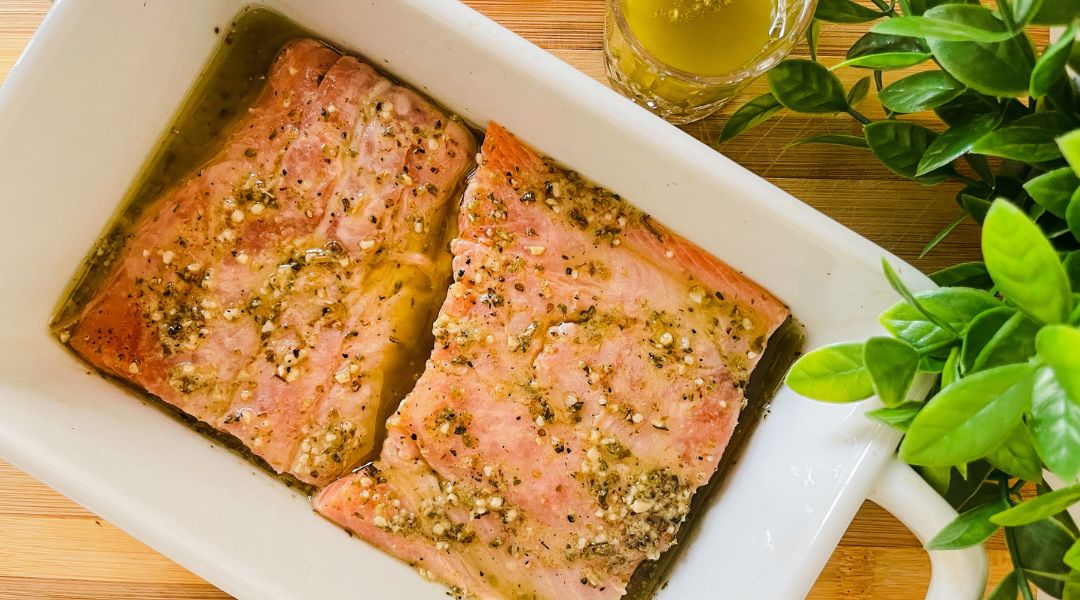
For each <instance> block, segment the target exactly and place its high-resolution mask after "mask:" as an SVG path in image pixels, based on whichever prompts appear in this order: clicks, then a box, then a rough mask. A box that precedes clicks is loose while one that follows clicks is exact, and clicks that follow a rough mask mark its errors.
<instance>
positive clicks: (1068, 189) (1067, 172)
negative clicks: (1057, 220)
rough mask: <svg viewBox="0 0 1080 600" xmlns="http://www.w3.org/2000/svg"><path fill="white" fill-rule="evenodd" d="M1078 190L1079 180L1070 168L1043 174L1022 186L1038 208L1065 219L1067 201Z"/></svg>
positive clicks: (1079, 186)
mask: <svg viewBox="0 0 1080 600" xmlns="http://www.w3.org/2000/svg"><path fill="white" fill-rule="evenodd" d="M1078 188H1080V179H1078V178H1077V177H1076V174H1075V173H1073V170H1072V169H1071V168H1070V167H1061V168H1060V169H1054V170H1053V171H1049V172H1047V173H1043V174H1042V175H1039V176H1038V177H1035V178H1033V179H1030V180H1028V182H1027V183H1025V184H1024V191H1026V192H1027V193H1028V195H1029V196H1031V198H1032V199H1033V200H1035V202H1038V203H1039V206H1041V207H1043V208H1045V209H1046V210H1048V211H1050V212H1051V213H1053V214H1055V215H1057V216H1059V217H1062V218H1064V217H1065V209H1066V208H1068V206H1069V199H1070V198H1072V195H1073V194H1074V193H1076V190H1077V189H1078Z"/></svg>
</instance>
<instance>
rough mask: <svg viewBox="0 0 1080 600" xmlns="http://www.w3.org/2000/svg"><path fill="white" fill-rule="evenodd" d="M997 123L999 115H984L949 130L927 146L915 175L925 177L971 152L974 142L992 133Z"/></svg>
mask: <svg viewBox="0 0 1080 600" xmlns="http://www.w3.org/2000/svg"><path fill="white" fill-rule="evenodd" d="M999 123H1001V114H1000V113H986V114H982V115H976V116H975V117H973V118H972V119H971V120H969V121H967V122H966V123H964V124H962V125H956V126H954V127H952V128H950V129H949V130H948V131H946V132H945V133H943V134H941V135H939V136H938V137H937V138H935V139H934V141H933V142H931V143H930V145H929V146H927V148H926V152H924V153H923V155H922V158H921V159H919V165H918V168H917V169H916V171H915V174H916V175H917V176H919V175H925V174H927V173H929V172H930V171H933V170H935V169H939V168H941V167H944V166H945V165H947V164H949V163H951V162H952V161H954V160H956V159H957V158H959V157H960V156H961V155H963V154H964V153H965V152H967V151H968V150H971V147H972V146H974V145H975V142H977V141H979V140H980V139H982V138H983V137H984V136H986V135H987V134H989V133H990V132H992V131H993V130H994V128H995V127H997V126H998V124H999Z"/></svg>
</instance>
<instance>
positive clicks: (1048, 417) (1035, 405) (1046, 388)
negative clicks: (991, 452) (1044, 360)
mask: <svg viewBox="0 0 1080 600" xmlns="http://www.w3.org/2000/svg"><path fill="white" fill-rule="evenodd" d="M1029 424H1030V426H1031V433H1032V437H1034V438H1035V448H1036V449H1037V450H1038V451H1039V456H1040V457H1042V460H1043V462H1044V463H1046V467H1047V468H1048V469H1050V471H1052V472H1053V473H1054V474H1055V475H1057V476H1058V477H1061V478H1062V479H1064V480H1065V481H1072V480H1074V479H1076V476H1077V474H1080V402H1075V401H1073V400H1072V399H1070V398H1069V396H1068V394H1066V393H1065V389H1064V388H1063V387H1062V386H1061V383H1060V382H1059V381H1058V379H1057V375H1056V374H1055V373H1054V370H1053V369H1052V368H1050V367H1041V368H1040V369H1039V370H1038V372H1036V374H1035V383H1034V386H1033V389H1032V392H1031V416H1030V418H1029Z"/></svg>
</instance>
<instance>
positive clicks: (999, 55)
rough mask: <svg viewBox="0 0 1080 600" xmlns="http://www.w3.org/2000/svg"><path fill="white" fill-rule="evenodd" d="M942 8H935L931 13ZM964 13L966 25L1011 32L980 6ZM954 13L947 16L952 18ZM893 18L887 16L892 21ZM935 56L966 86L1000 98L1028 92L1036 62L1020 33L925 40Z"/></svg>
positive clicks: (1027, 43) (1033, 52) (1001, 32)
mask: <svg viewBox="0 0 1080 600" xmlns="http://www.w3.org/2000/svg"><path fill="white" fill-rule="evenodd" d="M941 8H945V7H938V8H935V9H932V10H931V11H928V13H927V14H929V12H933V11H936V10H939V9H941ZM974 8H975V9H976V10H975V11H973V12H970V14H967V15H965V16H964V17H963V18H965V19H968V20H969V22H968V23H967V24H968V25H971V26H975V27H978V28H979V29H985V30H987V31H993V32H995V33H996V34H998V35H1005V36H1008V35H1011V34H1010V33H1008V32H1007V31H1006V30H1005V26H1004V25H1003V24H1002V23H1001V21H998V20H997V19H996V18H995V17H994V16H993V15H992V14H991V13H990V11H988V10H986V9H985V8H981V7H974ZM954 16H957V15H950V17H954ZM894 20H896V19H890V21H894ZM927 44H928V45H929V46H930V50H931V51H932V52H933V53H934V58H936V59H937V61H938V63H939V64H940V65H941V67H942V68H943V69H945V70H946V71H948V72H949V74H951V75H952V76H953V77H955V78H957V79H958V80H959V81H960V82H961V83H963V84H964V85H966V86H968V87H969V88H971V89H973V90H975V91H977V92H980V93H983V94H987V95H989V96H995V97H1000V98H1009V97H1017V96H1022V95H1024V94H1026V93H1027V91H1028V84H1029V82H1030V80H1031V69H1032V67H1033V66H1034V64H1035V51H1034V50H1033V49H1032V47H1031V42H1030V41H1029V40H1028V38H1027V36H1026V35H1024V34H1023V33H1020V34H1017V35H1015V36H1013V37H1010V38H1008V39H1006V40H1003V41H995V42H985V41H984V42H960V41H946V40H942V39H935V38H930V39H927Z"/></svg>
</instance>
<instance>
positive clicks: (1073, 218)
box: [1065, 189, 1080, 241]
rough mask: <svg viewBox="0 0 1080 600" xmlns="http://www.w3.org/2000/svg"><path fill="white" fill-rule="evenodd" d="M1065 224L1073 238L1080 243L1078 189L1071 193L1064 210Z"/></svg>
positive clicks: (1079, 192)
mask: <svg viewBox="0 0 1080 600" xmlns="http://www.w3.org/2000/svg"><path fill="white" fill-rule="evenodd" d="M1065 222H1066V223H1068V224H1069V231H1071V232H1072V234H1073V237H1074V238H1076V240H1077V241H1080V189H1078V190H1076V191H1075V192H1073V196H1072V199H1071V200H1069V206H1068V207H1066V208H1065Z"/></svg>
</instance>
